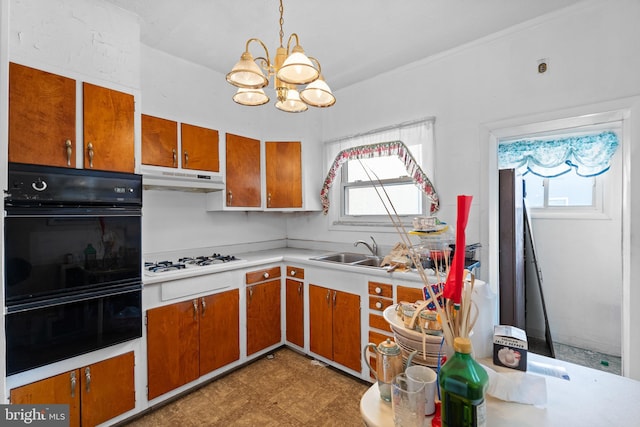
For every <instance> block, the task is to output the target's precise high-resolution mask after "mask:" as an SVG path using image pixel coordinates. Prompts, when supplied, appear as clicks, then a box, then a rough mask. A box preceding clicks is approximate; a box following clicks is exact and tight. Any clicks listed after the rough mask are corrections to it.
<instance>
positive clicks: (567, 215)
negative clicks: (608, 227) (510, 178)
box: [529, 209, 611, 220]
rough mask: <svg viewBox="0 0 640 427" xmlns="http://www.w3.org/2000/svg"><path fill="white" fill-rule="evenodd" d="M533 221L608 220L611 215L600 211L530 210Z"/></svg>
mask: <svg viewBox="0 0 640 427" xmlns="http://www.w3.org/2000/svg"><path fill="white" fill-rule="evenodd" d="M529 212H530V213H531V218H532V219H563V220H564V219H567V220H575V219H577V220H608V219H611V217H610V216H609V215H607V214H606V213H604V212H602V211H599V210H595V209H594V210H580V209H571V210H566V211H565V210H562V211H561V210H535V209H530V210H529Z"/></svg>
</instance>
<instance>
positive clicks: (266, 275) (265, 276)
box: [262, 271, 269, 279]
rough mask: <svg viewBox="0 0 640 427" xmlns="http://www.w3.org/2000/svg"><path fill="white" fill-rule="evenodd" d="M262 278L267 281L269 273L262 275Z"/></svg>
mask: <svg viewBox="0 0 640 427" xmlns="http://www.w3.org/2000/svg"><path fill="white" fill-rule="evenodd" d="M262 277H264V278H265V279H268V278H269V273H267V272H266V271H265V272H264V274H263V275H262Z"/></svg>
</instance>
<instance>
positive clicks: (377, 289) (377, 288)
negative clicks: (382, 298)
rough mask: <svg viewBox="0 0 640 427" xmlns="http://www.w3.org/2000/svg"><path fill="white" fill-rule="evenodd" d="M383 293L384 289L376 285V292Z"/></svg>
mask: <svg viewBox="0 0 640 427" xmlns="http://www.w3.org/2000/svg"><path fill="white" fill-rule="evenodd" d="M381 293H382V289H381V288H380V286H376V294H378V295H380V294H381Z"/></svg>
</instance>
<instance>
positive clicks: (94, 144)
mask: <svg viewBox="0 0 640 427" xmlns="http://www.w3.org/2000/svg"><path fill="white" fill-rule="evenodd" d="M82 90H83V129H84V147H83V148H84V153H83V158H84V168H87V169H100V170H111V171H118V172H133V171H134V166H135V159H134V126H133V118H134V99H133V95H130V94H126V93H122V92H118V91H115V90H112V89H107V88H104V87H100V86H95V85H92V84H89V83H83V89H82ZM78 147H79V145H78V143H77V141H76V81H75V80H73V79H70V78H67V77H63V76H59V75H56V74H53V73H49V72H46V71H41V70H37V69H35V68H30V67H26V66H24V65H19V64H15V63H10V64H9V161H10V162H16V163H31V164H39V165H49V166H61V167H70V168H75V167H76V166H77V165H76V149H77V148H78Z"/></svg>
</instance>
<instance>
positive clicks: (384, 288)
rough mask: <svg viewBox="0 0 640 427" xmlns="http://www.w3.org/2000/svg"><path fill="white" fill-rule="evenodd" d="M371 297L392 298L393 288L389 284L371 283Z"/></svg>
mask: <svg viewBox="0 0 640 427" xmlns="http://www.w3.org/2000/svg"><path fill="white" fill-rule="evenodd" d="M369 295H378V296H380V297H385V298H392V297H393V287H392V286H391V285H389V284H388V283H379V282H369Z"/></svg>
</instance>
